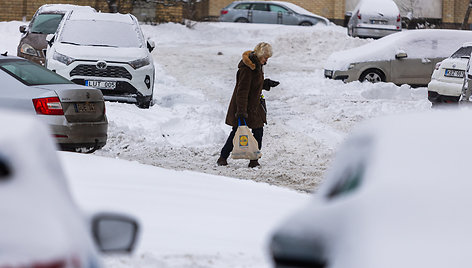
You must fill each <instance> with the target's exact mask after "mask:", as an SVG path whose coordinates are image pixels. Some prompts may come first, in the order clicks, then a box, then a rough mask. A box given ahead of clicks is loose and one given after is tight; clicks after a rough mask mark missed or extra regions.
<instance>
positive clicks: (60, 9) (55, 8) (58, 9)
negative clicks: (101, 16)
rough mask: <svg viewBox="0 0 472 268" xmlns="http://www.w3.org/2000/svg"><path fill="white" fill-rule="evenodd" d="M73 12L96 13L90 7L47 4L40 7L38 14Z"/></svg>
mask: <svg viewBox="0 0 472 268" xmlns="http://www.w3.org/2000/svg"><path fill="white" fill-rule="evenodd" d="M71 10H80V11H90V12H96V10H95V9H94V8H93V7H90V6H78V5H70V4H46V5H42V6H41V7H39V9H38V13H66V12H68V11H71Z"/></svg>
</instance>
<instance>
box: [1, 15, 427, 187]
mask: <svg viewBox="0 0 472 268" xmlns="http://www.w3.org/2000/svg"><path fill="white" fill-rule="evenodd" d="M21 24H22V23H21V22H0V32H2V35H3V36H6V37H8V38H4V39H3V40H5V41H2V42H0V51H4V50H8V51H10V52H11V53H10V54H15V52H16V45H17V44H18V39H19V32H18V26H19V25H21ZM143 31H144V33H145V35H147V36H149V37H151V38H152V39H153V40H155V42H156V45H157V48H156V50H154V51H153V53H152V55H153V57H154V62H155V65H156V83H155V88H154V90H155V96H154V98H155V102H156V105H154V106H153V107H151V109H149V110H140V109H138V108H137V107H136V106H134V105H126V104H119V103H107V115H108V119H109V138H108V142H107V145H106V146H105V147H104V148H103V149H102V150H100V151H98V152H96V153H95V154H97V155H102V156H108V157H117V158H121V159H129V160H135V161H138V162H140V163H145V164H151V165H155V166H159V167H164V168H169V169H176V170H194V171H200V172H205V173H210V174H218V175H224V176H229V177H236V178H241V179H249V180H255V181H261V182H268V183H270V184H274V185H279V186H284V187H289V188H292V189H297V190H301V191H311V190H314V189H316V186H317V185H318V184H319V182H320V181H321V180H322V177H323V173H324V171H325V169H326V168H327V166H328V164H329V162H330V160H331V158H332V156H333V152H334V151H335V149H336V146H337V145H338V144H339V143H340V141H342V140H343V138H344V137H345V136H346V134H347V133H349V131H350V130H351V128H352V126H353V125H355V124H356V123H358V122H360V121H363V120H365V119H367V118H371V117H377V116H380V115H385V114H393V113H402V112H408V111H418V110H427V109H430V104H429V102H428V101H427V97H426V96H427V92H426V89H425V88H418V89H412V88H410V87H408V86H402V87H398V86H396V85H394V84H391V83H382V84H376V85H372V84H361V83H359V82H353V83H350V84H344V83H343V82H341V81H333V80H328V79H325V78H324V77H323V65H324V62H325V60H326V59H327V57H328V56H329V55H330V54H331V53H332V52H334V51H338V50H343V49H346V48H351V47H356V46H359V45H362V44H364V43H366V42H371V41H372V40H364V39H358V38H351V37H348V36H347V35H346V29H345V28H342V27H339V26H329V27H325V26H318V27H294V26H281V25H263V24H259V25H258V24H235V23H197V24H196V25H195V26H194V27H193V28H192V29H190V28H187V27H185V26H183V25H180V24H163V25H158V26H150V25H143ZM261 41H265V42H269V43H271V44H272V45H273V48H274V55H273V57H272V58H271V59H269V61H268V64H267V65H266V67H265V75H266V77H269V78H271V79H274V80H278V81H280V82H281V84H280V85H279V86H278V87H276V88H274V89H272V90H271V91H270V92H266V93H265V96H266V99H267V108H268V122H269V123H268V125H267V126H266V127H265V128H264V139H263V149H262V153H263V157H262V158H261V160H260V163H261V165H262V166H261V167H260V168H256V169H249V168H247V161H244V160H231V159H229V166H227V167H218V166H217V165H216V159H217V158H218V155H219V151H220V149H221V147H222V145H223V144H224V142H225V140H226V138H227V135H228V134H229V132H230V127H229V126H227V125H225V124H224V118H225V115H226V110H227V106H228V103H229V100H230V98H231V94H232V91H233V88H234V83H235V75H236V70H237V69H236V66H237V64H238V62H239V60H240V58H241V54H242V53H243V52H244V51H246V50H250V49H252V48H253V47H254V46H255V45H256V44H257V43H258V42H261ZM219 52H221V53H222V55H219V54H221V53H219Z"/></svg>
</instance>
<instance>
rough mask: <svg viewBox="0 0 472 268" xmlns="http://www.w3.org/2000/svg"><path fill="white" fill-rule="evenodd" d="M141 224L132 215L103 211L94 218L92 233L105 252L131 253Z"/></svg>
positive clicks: (99, 246)
mask: <svg viewBox="0 0 472 268" xmlns="http://www.w3.org/2000/svg"><path fill="white" fill-rule="evenodd" d="M138 231H139V225H138V223H137V221H136V220H134V219H133V218H131V217H128V216H124V215H119V214H111V213H103V214H98V215H95V216H94V217H93V219H92V234H93V238H94V239H95V243H96V245H97V247H98V249H99V250H100V251H101V252H104V253H120V252H121V253H131V252H132V251H133V249H134V247H135V245H136V240H137V237H138Z"/></svg>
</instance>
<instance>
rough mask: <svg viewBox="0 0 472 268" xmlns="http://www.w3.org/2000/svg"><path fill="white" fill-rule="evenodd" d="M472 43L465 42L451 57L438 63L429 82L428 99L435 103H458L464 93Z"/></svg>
mask: <svg viewBox="0 0 472 268" xmlns="http://www.w3.org/2000/svg"><path fill="white" fill-rule="evenodd" d="M471 53H472V43H465V44H463V45H462V46H461V47H460V48H459V49H458V50H457V51H456V52H454V53H453V54H452V55H451V56H450V57H449V58H447V59H445V60H443V61H441V62H439V63H437V64H436V68H434V71H433V75H432V76H431V82H429V84H428V100H429V101H430V102H431V103H433V104H439V103H456V102H458V101H459V99H460V96H461V94H462V85H463V80H464V73H465V70H466V68H467V63H468V61H469V58H470V54H471Z"/></svg>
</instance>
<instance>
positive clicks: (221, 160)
mask: <svg viewBox="0 0 472 268" xmlns="http://www.w3.org/2000/svg"><path fill="white" fill-rule="evenodd" d="M216 163H217V164H218V166H227V165H228V162H227V161H226V158H223V157H221V156H220V158H218V160H217V161H216Z"/></svg>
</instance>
